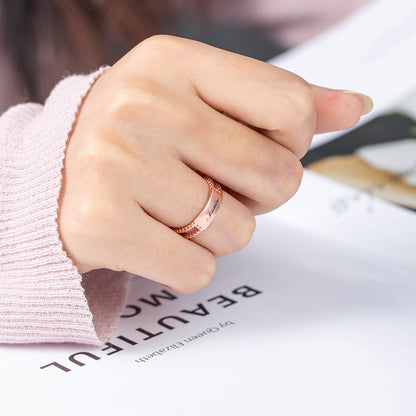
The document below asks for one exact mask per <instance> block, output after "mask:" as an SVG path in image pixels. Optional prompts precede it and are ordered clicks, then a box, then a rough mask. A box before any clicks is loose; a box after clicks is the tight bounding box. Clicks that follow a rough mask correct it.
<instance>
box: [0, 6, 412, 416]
mask: <svg viewBox="0 0 416 416" xmlns="http://www.w3.org/2000/svg"><path fill="white" fill-rule="evenodd" d="M412 19H413V20H412ZM411 20H412V21H413V22H414V21H416V4H415V3H414V2H413V1H410V0H409V1H404V0H401V1H398V0H396V1H394V2H393V1H384V0H380V1H375V2H373V3H371V4H370V5H369V6H368V7H366V8H364V9H363V10H362V11H360V12H359V13H357V14H356V15H354V16H352V17H351V18H349V19H348V20H347V21H345V22H344V23H342V24H341V25H339V26H337V27H335V28H334V29H333V30H331V31H330V32H327V33H326V34H323V35H322V36H320V37H318V38H316V39H315V40H313V41H312V42H310V43H308V44H305V45H304V46H302V47H301V48H299V49H298V50H294V51H291V52H289V53H288V54H287V55H286V56H283V57H281V58H278V60H276V61H274V62H275V63H278V62H281V64H282V65H283V66H285V67H286V68H289V69H293V70H295V72H298V73H300V74H301V75H303V76H305V77H306V78H307V79H308V80H309V81H311V82H316V83H318V84H323V85H327V84H328V82H326V80H327V79H329V80H330V84H332V85H330V86H332V87H342V88H349V89H356V90H361V91H363V92H368V93H370V95H372V96H373V97H375V98H376V99H375V101H376V116H377V115H378V116H380V115H381V114H383V113H384V112H386V111H388V108H389V107H391V106H392V105H393V104H396V103H399V102H400V100H402V97H404V96H405V95H408V94H410V93H411V92H412V90H413V89H414V87H415V83H416V75H414V74H416V71H415V70H414V69H416V68H414V66H416V62H415V59H414V56H413V55H414V50H415V46H416V25H414V24H413V26H412V25H410V24H407V23H408V22H410V21H411ZM405 24H406V26H405ZM402 27H406V28H407V32H408V33H409V35H408V37H409V39H408V37H407V35H406V36H405V33H404V29H401V28H402ZM413 29H415V30H413ZM407 32H406V33H407ZM383 34H384V35H383ZM388 34H396V37H399V35H401V34H403V39H404V40H403V39H402V40H401V41H399V40H398V39H395V41H394V42H393V44H392V45H391V46H390V47H389V48H386V50H383V53H378V51H379V49H380V46H377V47H376V46H375V45H379V44H378V43H377V41H379V42H380V45H381V44H385V43H383V42H386V40H389V39H390V35H388ZM410 34H411V35H410ZM348 39H349V40H350V39H355V40H356V45H357V48H358V49H356V50H355V52H354V53H353V52H352V51H351V50H350V48H349V46H348V44H346V45H347V46H345V48H340V47H338V48H337V47H334V45H335V46H336V45H338V46H339V45H343V44H344V43H345V42H346V41H347V40H348ZM343 42H344V43H343ZM403 42H404V44H403ZM397 45H399V46H397ZM358 46H359V47H358ZM377 48H378V49H377ZM366 54H367V55H368V58H367V61H366V60H365V59H364V60H363V57H365V56H367V55H366ZM389 54H390V55H389ZM317 56H319V57H320V59H316V57H317ZM389 56H390V60H391V61H392V62H391V63H390V64H389V65H387V66H383V65H381V66H380V67H379V66H378V65H377V71H378V72H377V74H376V75H377V76H376V77H375V76H374V72H373V71H374V62H375V60H376V59H380V60H381V61H383V62H387V61H389ZM312 57H315V59H312ZM311 59H312V60H311ZM381 61H380V62H381ZM331 62H332V64H331ZM335 64H336V68H337V73H336V74H334V73H333V71H334V68H335V66H334V65H335ZM347 64H348V65H347ZM331 65H332V66H331ZM403 65H409V68H411V69H409V70H407V69H406V70H405V69H403ZM411 65H413V66H411ZM367 67H368V68H370V67H372V70H370V69H369V70H368V71H367V70H366V68H367ZM305 68H307V69H305ZM396 69H397V70H398V73H399V74H400V77H399V78H400V79H399V80H398V81H397V82H395V83H394V85H393V84H392V83H391V82H382V83H381V84H380V80H383V79H384V80H386V79H389V80H390V79H391V78H389V77H390V76H391V71H393V70H396ZM384 70H385V71H386V72H385V75H383V71H384ZM303 71H304V73H302V72H303ZM307 71H310V73H309V75H310V76H308V74H307V73H306V72H307ZM325 71H326V72H325ZM358 73H359V77H358V76H357V75H358ZM353 75H354V76H353ZM331 77H332V78H331ZM365 77H368V78H367V79H366V78H365ZM405 77H406V78H405ZM370 78H371V79H370ZM372 78H375V79H372ZM345 80H347V81H346V83H345V82H344V81H345ZM357 80H359V81H357ZM377 80H378V85H377V82H376V81H377ZM365 86H368V89H366V88H364V87H365ZM381 87H383V88H384V90H383V91H382V92H380V91H379V89H380V88H381ZM396 87H397V88H396ZM377 94H379V95H378V96H377V97H376V95H377ZM402 102H403V103H407V104H406V105H404V104H403V105H401V108H405V109H406V111H410V110H409V108H410V109H411V108H412V106H410V105H409V99H406V100H404V101H403V100H402ZM378 103H380V104H378ZM388 103H389V105H387V104H388ZM396 107H397V105H396ZM334 138H335V137H334V136H330V137H326V138H324V139H322V140H320V139H319V138H318V141H317V142H316V145H320V144H323V143H324V142H328V141H329V140H333V139H334ZM319 140H320V141H319ZM339 140H342V139H339ZM337 201H344V203H345V201H347V204H346V205H345V204H344V205H342V204H341V209H340V208H339V207H340V205H337V204H336V202H337ZM334 203H335V205H334ZM415 230H416V215H415V213H414V212H413V211H411V210H409V209H406V208H403V207H399V206H397V205H395V204H391V203H389V202H386V201H382V200H380V199H378V198H376V197H373V196H371V195H370V196H369V195H368V193H365V192H361V191H359V190H358V191H357V190H354V189H353V188H350V187H348V186H346V185H341V184H339V183H337V182H335V181H333V180H330V179H327V178H324V177H321V176H319V175H317V174H316V173H313V172H308V171H307V172H306V173H305V177H304V180H303V184H302V186H301V188H300V191H299V192H298V193H297V194H296V196H295V197H294V198H293V199H292V200H291V201H290V202H289V203H287V204H286V205H285V206H283V207H282V208H280V209H279V210H277V211H274V212H272V213H269V214H267V215H263V216H260V217H258V218H257V230H256V233H255V235H254V237H253V239H252V241H251V242H250V244H249V246H248V247H247V248H245V249H244V250H243V251H241V252H239V253H236V254H234V255H231V256H227V257H226V258H222V259H219V261H218V270H217V273H216V275H215V278H214V280H213V281H212V282H211V283H210V284H209V285H208V286H207V287H206V288H205V289H203V290H201V291H200V292H198V293H195V294H192V295H178V294H175V293H173V292H171V291H170V290H168V289H166V288H164V287H163V286H160V285H158V284H156V283H153V282H150V281H147V280H145V279H142V278H138V277H133V278H132V280H131V287H130V291H129V297H128V302H127V303H128V305H127V306H126V308H125V311H124V312H123V315H124V317H123V318H121V321H120V324H119V326H118V327H117V329H116V331H115V332H114V335H113V337H112V338H111V339H110V341H109V343H107V344H106V345H105V346H103V347H90V346H83V345H76V344H63V345H52V344H46V345H45V344H42V345H25V346H22V345H15V346H6V345H2V346H0V373H1V378H0V409H1V411H2V414H5V415H25V414H35V415H45V416H48V415H57V414H58V415H62V416H64V415H71V416H74V415H76V416H78V415H80V416H83V415H115V414H116V415H123V416H124V415H126V416H127V415H164V416H166V415H199V416H204V415H252V414H253V413H254V414H258V415H284V416H292V415H296V416H298V415H302V416H303V415H320V416H325V415H331V416H334V415H337V416H344V415H345V416H347V415H348V416H351V415H354V416H369V415H377V416H392V415H394V416H396V415H400V416H414V415H415V414H416V400H415V390H416V352H415V351H416V279H415V276H416V273H415V272H416V258H415V255H414V252H415V250H414V247H415V243H416V233H415Z"/></svg>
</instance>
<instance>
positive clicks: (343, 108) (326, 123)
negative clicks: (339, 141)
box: [312, 85, 373, 133]
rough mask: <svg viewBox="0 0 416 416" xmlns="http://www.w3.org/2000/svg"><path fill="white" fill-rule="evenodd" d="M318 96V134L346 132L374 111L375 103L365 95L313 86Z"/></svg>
mask: <svg viewBox="0 0 416 416" xmlns="http://www.w3.org/2000/svg"><path fill="white" fill-rule="evenodd" d="M312 88H313V89H314V91H315V96H316V113H317V120H316V133H326V132H329V131H335V130H344V129H347V128H349V127H352V126H354V125H355V124H357V123H358V121H359V120H360V117H361V116H362V115H364V114H368V113H369V112H370V111H371V110H372V109H373V101H372V100H371V98H370V97H368V96H367V95H364V94H360V93H356V92H352V91H341V90H333V89H330V88H324V87H317V86H316V85H312Z"/></svg>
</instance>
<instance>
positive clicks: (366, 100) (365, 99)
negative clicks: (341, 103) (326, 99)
mask: <svg viewBox="0 0 416 416" xmlns="http://www.w3.org/2000/svg"><path fill="white" fill-rule="evenodd" d="M344 93H345V94H354V95H356V96H357V97H358V98H359V99H360V100H361V102H362V103H363V110H362V112H361V115H362V116H364V115H366V114H368V113H369V112H370V111H371V110H372V109H373V107H374V103H373V100H372V99H371V98H370V97H369V96H368V95H365V94H361V93H359V92H355V91H344Z"/></svg>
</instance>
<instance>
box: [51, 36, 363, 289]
mask: <svg viewBox="0 0 416 416" xmlns="http://www.w3.org/2000/svg"><path fill="white" fill-rule="evenodd" d="M365 100H366V98H365V97H364V100H363V97H360V96H359V95H356V94H347V93H344V92H342V91H336V90H329V89H325V88H320V87H312V86H310V85H309V84H308V83H306V82H305V81H304V80H303V79H301V78H300V77H298V76H296V75H294V74H292V73H290V72H287V71H285V70H282V69H279V68H276V67H273V66H271V65H268V64H265V63H263V62H259V61H256V60H254V59H250V58H247V57H244V56H240V55H236V54H233V53H230V52H226V51H223V50H220V49H217V48H213V47H210V46H207V45H205V44H202V43H199V42H195V41H191V40H186V39H180V38H175V37H171V36H163V35H158V36H154V37H152V38H149V39H147V40H145V41H144V42H142V43H140V44H139V45H138V46H137V47H135V48H134V49H133V50H132V51H130V52H129V53H128V54H127V55H126V56H124V57H123V58H122V59H121V60H120V61H119V62H117V63H116V64H115V65H114V66H113V67H112V68H111V69H109V70H108V71H107V72H106V73H105V74H104V75H103V76H101V78H99V79H98V81H97V82H96V83H95V85H94V86H93V87H92V89H91V91H90V93H89V95H88V97H87V98H86V100H85V102H84V104H83V106H82V109H81V111H80V113H79V117H78V120H77V123H76V126H75V128H74V131H73V133H72V136H71V138H70V142H69V145H68V149H67V154H66V160H65V167H64V182H63V188H62V192H61V198H60V212H59V217H58V225H59V231H60V234H61V238H62V241H63V244H64V248H65V250H66V252H67V253H68V255H69V257H71V258H72V260H73V262H74V264H75V265H76V266H77V267H78V269H79V271H80V273H85V272H87V271H89V270H92V269H97V268H108V269H112V270H117V271H119V270H126V271H129V272H132V273H135V274H138V275H141V276H144V277H147V278H149V279H152V280H155V281H158V282H160V283H162V284H164V285H167V286H169V287H171V288H172V289H174V290H176V291H179V292H183V293H190V292H194V291H195V290H198V289H200V288H202V287H204V286H205V285H206V284H207V283H208V282H209V281H210V280H211V278H212V276H213V275H214V272H215V268H216V261H215V257H216V256H223V255H226V254H229V253H232V252H235V251H237V250H240V249H241V248H243V247H244V246H245V245H246V244H247V243H248V241H249V240H250V238H251V236H252V234H253V232H254V228H255V220H254V215H256V214H261V213H264V212H268V211H270V210H273V209H275V208H277V207H279V206H280V205H282V204H283V203H284V202H285V201H287V200H288V199H289V198H290V197H292V196H293V194H294V193H295V192H296V190H297V189H298V187H299V184H300V181H301V177H302V166H301V163H300V162H299V158H301V157H302V156H303V155H304V154H305V152H306V151H307V149H308V147H309V145H310V142H311V139H312V136H313V134H314V133H315V132H316V131H318V132H323V131H329V130H335V129H344V128H347V127H350V126H352V125H354V124H355V123H356V122H357V121H358V120H359V118H360V116H361V114H362V112H363V109H364V107H365ZM196 171H198V172H201V173H203V174H206V175H208V176H211V177H212V178H213V179H214V180H216V181H217V182H219V183H221V184H222V186H223V189H224V195H223V202H222V205H221V207H220V209H219V212H218V215H217V217H216V218H215V220H214V221H213V223H212V224H211V226H210V227H209V228H208V229H207V230H206V231H204V232H203V233H202V234H201V235H199V236H197V237H195V238H194V239H192V240H186V239H185V238H183V237H182V236H180V235H179V234H177V233H175V232H174V231H172V230H171V229H170V228H169V227H180V226H183V225H185V224H187V223H189V222H190V221H192V219H193V218H194V217H195V216H196V215H197V214H198V213H199V212H200V210H201V209H202V207H203V206H204V204H205V202H206V199H207V195H208V186H207V183H206V182H205V180H204V179H203V178H202V177H201V176H200V175H199V174H198V173H196Z"/></svg>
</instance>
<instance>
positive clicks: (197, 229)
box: [172, 175, 222, 240]
mask: <svg viewBox="0 0 416 416" xmlns="http://www.w3.org/2000/svg"><path fill="white" fill-rule="evenodd" d="M202 177H203V178H204V179H205V180H206V181H207V183H208V187H209V195H208V199H207V202H206V204H205V205H204V208H202V210H201V212H200V213H199V214H198V215H197V216H196V217H195V218H194V219H193V220H192V221H191V222H190V223H189V224H187V225H185V226H183V227H180V228H172V230H173V231H176V232H177V233H178V234H180V235H182V236H183V237H185V238H186V239H188V240H189V239H191V238H194V237H196V236H197V235H198V234H201V233H202V232H203V231H205V230H206V229H207V228H208V227H209V226H210V225H211V223H212V221H213V220H214V218H215V216H216V215H217V212H218V210H219V208H220V205H221V201H222V189H221V185H220V184H219V183H217V182H214V181H213V180H212V179H211V178H210V177H209V176H205V175H204V176H202Z"/></svg>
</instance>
